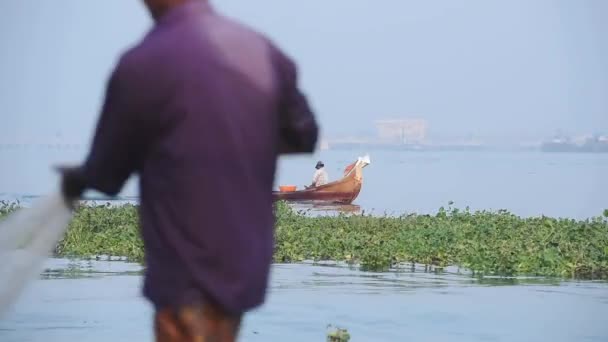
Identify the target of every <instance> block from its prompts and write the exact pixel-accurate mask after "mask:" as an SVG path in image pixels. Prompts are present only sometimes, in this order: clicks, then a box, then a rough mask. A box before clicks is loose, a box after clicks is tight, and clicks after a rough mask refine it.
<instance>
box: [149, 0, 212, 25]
mask: <svg viewBox="0 0 608 342" xmlns="http://www.w3.org/2000/svg"><path fill="white" fill-rule="evenodd" d="M212 11H213V8H212V6H211V4H210V3H209V0H188V1H186V2H184V3H183V4H181V5H179V6H176V7H175V8H173V9H171V10H170V11H168V12H167V13H165V14H164V15H163V16H162V17H160V18H159V19H158V20H157V25H167V24H171V23H174V22H176V21H179V20H181V19H184V18H186V17H189V16H190V15H192V14H194V13H202V12H212Z"/></svg>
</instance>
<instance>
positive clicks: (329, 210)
mask: <svg viewBox="0 0 608 342" xmlns="http://www.w3.org/2000/svg"><path fill="white" fill-rule="evenodd" d="M289 205H290V206H291V207H292V208H293V209H294V210H296V211H309V212H313V213H314V214H317V215H322V214H323V215H332V214H334V215H335V214H361V207H360V206H359V205H357V204H339V203H329V202H322V201H293V202H290V203H289Z"/></svg>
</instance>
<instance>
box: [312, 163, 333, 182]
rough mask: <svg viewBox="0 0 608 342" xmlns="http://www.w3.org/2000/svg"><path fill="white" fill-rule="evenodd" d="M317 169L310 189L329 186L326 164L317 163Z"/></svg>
mask: <svg viewBox="0 0 608 342" xmlns="http://www.w3.org/2000/svg"><path fill="white" fill-rule="evenodd" d="M315 169H316V170H315V173H314V174H313V176H312V184H310V186H309V188H314V187H317V186H321V185H323V184H327V183H328V181H329V176H328V175H327V171H325V164H323V162H322V161H318V162H317V165H315Z"/></svg>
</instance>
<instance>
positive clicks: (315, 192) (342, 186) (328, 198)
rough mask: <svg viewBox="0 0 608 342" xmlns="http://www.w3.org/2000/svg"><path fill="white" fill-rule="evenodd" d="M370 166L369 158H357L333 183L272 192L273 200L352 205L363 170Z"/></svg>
mask: <svg viewBox="0 0 608 342" xmlns="http://www.w3.org/2000/svg"><path fill="white" fill-rule="evenodd" d="M369 164H370V160H369V156H365V157H362V158H358V159H357V161H356V162H354V163H352V164H350V165H348V166H347V167H346V169H345V170H344V176H343V177H342V178H341V179H339V180H337V181H334V182H330V183H327V184H324V185H321V186H318V187H309V188H306V189H304V190H299V191H273V193H272V195H273V197H274V200H275V201H277V200H285V201H322V202H331V203H340V204H350V203H352V202H353V201H354V200H355V199H356V198H357V196H359V192H360V191H361V185H362V184H363V168H364V167H366V166H367V165H369Z"/></svg>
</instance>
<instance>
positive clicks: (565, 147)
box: [540, 137, 608, 153]
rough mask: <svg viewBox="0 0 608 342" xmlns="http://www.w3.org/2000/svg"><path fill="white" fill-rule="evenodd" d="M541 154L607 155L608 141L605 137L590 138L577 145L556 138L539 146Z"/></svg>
mask: <svg viewBox="0 0 608 342" xmlns="http://www.w3.org/2000/svg"><path fill="white" fill-rule="evenodd" d="M540 148H541V151H543V152H579V153H607V152H608V139H606V137H598V138H590V139H587V140H586V141H585V142H584V143H583V144H580V145H577V144H575V143H572V142H570V141H568V140H566V139H560V138H556V139H553V140H551V141H547V142H545V143H543V144H542V145H541V147H540Z"/></svg>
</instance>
